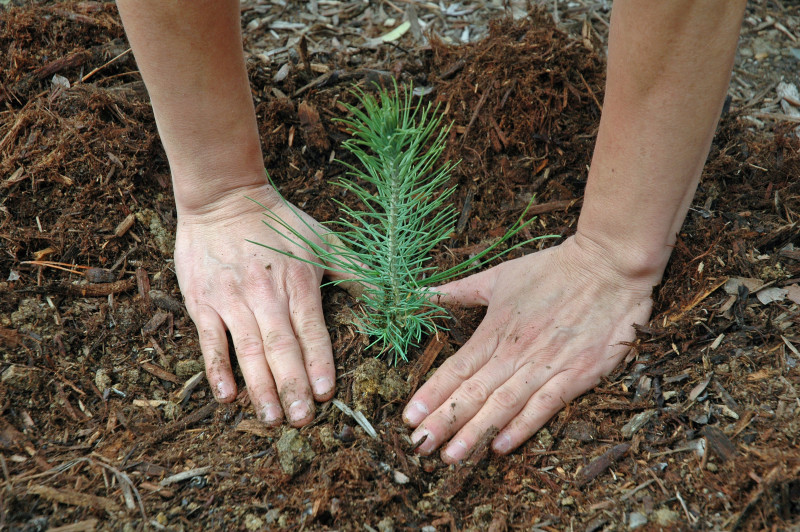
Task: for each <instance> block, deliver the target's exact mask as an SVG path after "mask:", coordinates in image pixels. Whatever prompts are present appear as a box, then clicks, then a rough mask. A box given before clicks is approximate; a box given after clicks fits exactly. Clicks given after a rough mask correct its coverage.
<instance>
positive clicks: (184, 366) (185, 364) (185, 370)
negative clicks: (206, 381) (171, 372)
mask: <svg viewBox="0 0 800 532" xmlns="http://www.w3.org/2000/svg"><path fill="white" fill-rule="evenodd" d="M204 370H205V368H204V367H203V363H202V362H200V361H199V360H194V359H188V360H179V361H178V363H177V364H175V375H176V376H177V377H178V378H179V379H181V380H186V379H188V378H189V377H191V376H192V375H194V374H195V373H198V372H200V371H204Z"/></svg>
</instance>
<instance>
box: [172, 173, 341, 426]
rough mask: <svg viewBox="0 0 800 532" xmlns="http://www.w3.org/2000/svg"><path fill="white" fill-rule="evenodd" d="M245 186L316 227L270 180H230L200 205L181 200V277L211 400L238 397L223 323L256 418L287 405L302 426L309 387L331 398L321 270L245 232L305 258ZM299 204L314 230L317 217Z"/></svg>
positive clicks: (278, 415)
mask: <svg viewBox="0 0 800 532" xmlns="http://www.w3.org/2000/svg"><path fill="white" fill-rule="evenodd" d="M245 196H248V197H250V198H253V199H254V200H257V201H259V202H260V203H262V204H263V205H265V206H267V207H270V209H272V211H273V212H274V213H275V214H276V215H277V216H278V217H280V218H281V219H282V220H283V221H285V222H287V223H289V224H290V225H292V226H293V227H295V228H296V229H297V230H298V231H301V232H302V233H303V234H304V235H306V236H308V237H309V238H311V237H313V233H312V232H311V231H310V230H309V229H308V228H307V227H305V225H304V224H303V223H302V222H301V221H300V220H299V219H298V218H297V215H295V214H294V213H293V212H292V210H291V209H290V208H289V207H287V206H286V205H285V204H284V203H283V202H282V200H281V199H280V198H279V197H278V196H277V194H276V193H275V192H274V191H273V190H272V189H271V187H269V186H267V185H263V186H257V187H248V188H246V189H243V188H238V189H233V190H230V191H228V192H226V193H225V194H224V195H222V196H220V197H218V198H216V199H215V201H214V202H213V203H212V204H209V205H206V206H205V207H204V208H203V209H202V210H194V211H192V212H181V209H180V208H179V212H178V229H177V234H176V241H175V266H176V270H177V275H178V282H179V284H180V287H181V291H182V292H183V295H184V298H185V300H186V308H187V310H188V311H189V315H190V316H191V318H192V320H194V323H195V325H196V326H197V331H198V335H199V339H200V348H201V350H202V352H203V358H204V360H205V366H206V375H207V377H208V381H209V384H210V385H211V389H212V390H213V393H214V396H215V397H216V398H217V400H219V401H221V402H230V401H233V400H234V399H235V398H236V384H235V382H234V379H233V374H232V372H231V364H230V359H229V353H228V340H227V337H226V334H225V331H226V329H227V330H228V331H230V333H231V337H232V338H233V344H234V347H235V350H236V357H237V359H238V362H239V366H240V367H241V370H242V374H243V375H244V380H245V382H246V384H247V390H248V393H249V395H250V399H251V401H252V403H253V406H254V407H255V411H256V413H257V415H258V417H259V419H261V420H262V421H264V422H265V423H268V424H277V423H280V422H281V419H282V418H283V415H284V412H285V415H286V417H287V418H288V420H289V422H290V423H291V424H292V425H294V426H302V425H304V424H306V423H308V422H309V421H311V420H312V419H313V418H314V402H313V399H312V397H313V398H314V399H316V400H318V401H324V400H327V399H330V398H331V397H332V396H333V393H334V383H335V382H336V377H335V366H334V363H333V356H332V352H331V343H330V337H329V335H328V330H327V328H326V327H325V321H324V319H323V316H322V302H321V298H320V290H319V285H320V280H321V279H322V275H323V273H324V272H323V270H322V269H320V268H317V267H314V266H312V265H309V264H307V263H304V262H301V261H299V260H295V259H291V258H289V257H286V256H283V255H281V254H279V253H275V252H273V251H270V250H268V249H266V248H263V247H261V246H257V245H255V244H253V243H250V242H247V240H253V241H256V242H259V243H263V244H268V245H270V246H272V247H275V248H278V249H283V250H287V251H291V252H292V253H294V254H295V255H297V256H298V257H303V258H307V259H310V258H311V257H310V256H309V255H308V254H307V253H306V252H304V251H303V250H301V248H299V247H297V246H295V245H293V244H292V243H290V242H289V241H287V240H286V239H285V238H284V237H283V236H281V235H279V234H278V233H276V232H275V231H273V230H271V229H269V228H268V227H266V226H265V225H264V224H263V223H262V222H263V220H265V217H264V216H263V212H264V209H263V208H261V207H260V206H258V205H257V204H255V203H254V202H253V201H250V200H249V199H247V198H246V197H245ZM296 212H298V213H300V211H299V210H298V211H296ZM300 214H301V215H302V216H303V217H304V218H305V220H306V221H307V222H308V223H310V224H313V225H315V227H317V228H318V232H319V231H321V228H320V226H319V225H318V224H317V223H316V222H315V221H314V220H312V219H311V218H310V217H308V216H307V215H305V214H302V213H300Z"/></svg>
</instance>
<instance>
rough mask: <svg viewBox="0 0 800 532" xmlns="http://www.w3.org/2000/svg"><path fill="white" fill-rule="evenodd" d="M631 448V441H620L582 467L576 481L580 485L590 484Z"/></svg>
mask: <svg viewBox="0 0 800 532" xmlns="http://www.w3.org/2000/svg"><path fill="white" fill-rule="evenodd" d="M630 448H631V444H630V443H620V444H619V445H615V446H614V447H612V448H610V449H609V450H607V451H606V452H604V453H603V454H601V455H600V456H598V457H597V458H595V459H594V460H592V461H591V462H589V465H587V466H586V467H584V468H583V469H581V470H580V471H579V472H578V474H577V475H576V478H575V481H576V482H577V483H578V486H583V485H585V484H588V483H589V482H591V481H592V480H594V479H595V478H597V477H598V476H600V475H601V474H603V473H604V472H605V471H606V470H607V469H608V468H609V467H611V465H612V464H614V462H616V461H617V460H619V459H620V458H622V457H623V456H625V453H627V452H628V451H629V450H630Z"/></svg>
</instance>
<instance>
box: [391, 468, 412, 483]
mask: <svg viewBox="0 0 800 532" xmlns="http://www.w3.org/2000/svg"><path fill="white" fill-rule="evenodd" d="M393 478H394V481H395V483H397V484H400V485H403V484H408V481H409V480H411V479H410V478H408V475H406V474H405V473H403V472H402V471H397V470H395V471H394V475H393Z"/></svg>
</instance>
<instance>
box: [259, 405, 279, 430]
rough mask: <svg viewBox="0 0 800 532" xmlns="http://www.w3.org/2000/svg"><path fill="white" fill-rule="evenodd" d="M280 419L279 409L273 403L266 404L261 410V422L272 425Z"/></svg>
mask: <svg viewBox="0 0 800 532" xmlns="http://www.w3.org/2000/svg"><path fill="white" fill-rule="evenodd" d="M280 418H281V407H280V406H278V405H276V404H274V403H267V404H265V405H264V408H262V409H261V421H263V422H264V423H266V424H267V425H272V424H274V423H275V422H276V421H278V420H279V419H280Z"/></svg>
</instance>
